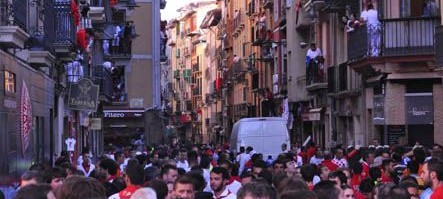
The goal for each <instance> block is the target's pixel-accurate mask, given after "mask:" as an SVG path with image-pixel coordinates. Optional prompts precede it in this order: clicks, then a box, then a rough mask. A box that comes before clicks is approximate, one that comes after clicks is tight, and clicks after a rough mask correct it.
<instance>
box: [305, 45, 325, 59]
mask: <svg viewBox="0 0 443 199" xmlns="http://www.w3.org/2000/svg"><path fill="white" fill-rule="evenodd" d="M306 56H308V57H309V58H311V59H315V58H316V57H319V56H323V55H322V53H321V50H320V48H317V49H315V51H313V50H312V49H311V48H309V50H308V52H307V53H306Z"/></svg>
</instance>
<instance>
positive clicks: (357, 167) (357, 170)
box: [352, 162, 363, 175]
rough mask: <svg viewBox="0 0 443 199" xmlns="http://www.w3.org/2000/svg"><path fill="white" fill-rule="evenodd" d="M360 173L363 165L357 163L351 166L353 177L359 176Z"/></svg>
mask: <svg viewBox="0 0 443 199" xmlns="http://www.w3.org/2000/svg"><path fill="white" fill-rule="evenodd" d="M362 171H363V165H362V164H360V163H359V162H357V163H355V164H353V165H352V173H353V174H354V175H356V174H361V172H362Z"/></svg>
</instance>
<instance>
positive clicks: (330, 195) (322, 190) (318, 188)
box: [314, 181, 340, 199]
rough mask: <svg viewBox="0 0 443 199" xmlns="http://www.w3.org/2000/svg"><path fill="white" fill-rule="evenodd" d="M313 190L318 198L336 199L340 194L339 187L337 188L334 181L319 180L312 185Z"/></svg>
mask: <svg viewBox="0 0 443 199" xmlns="http://www.w3.org/2000/svg"><path fill="white" fill-rule="evenodd" d="M314 192H315V193H316V194H317V196H318V199H338V198H339V196H340V189H338V188H337V185H336V183H335V182H332V181H321V182H319V183H317V184H316V185H315V186H314Z"/></svg>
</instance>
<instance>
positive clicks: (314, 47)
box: [309, 42, 317, 51]
mask: <svg viewBox="0 0 443 199" xmlns="http://www.w3.org/2000/svg"><path fill="white" fill-rule="evenodd" d="M309 47H310V48H311V50H312V51H315V50H317V46H316V45H315V43H314V42H312V43H311V45H309Z"/></svg>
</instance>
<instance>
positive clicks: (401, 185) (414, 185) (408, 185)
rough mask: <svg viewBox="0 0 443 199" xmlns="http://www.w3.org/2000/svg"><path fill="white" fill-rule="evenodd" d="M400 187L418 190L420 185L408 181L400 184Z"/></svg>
mask: <svg viewBox="0 0 443 199" xmlns="http://www.w3.org/2000/svg"><path fill="white" fill-rule="evenodd" d="M400 187H401V188H404V189H407V188H410V187H413V188H418V185H417V184H416V183H413V182H410V181H406V182H402V183H400Z"/></svg>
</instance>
